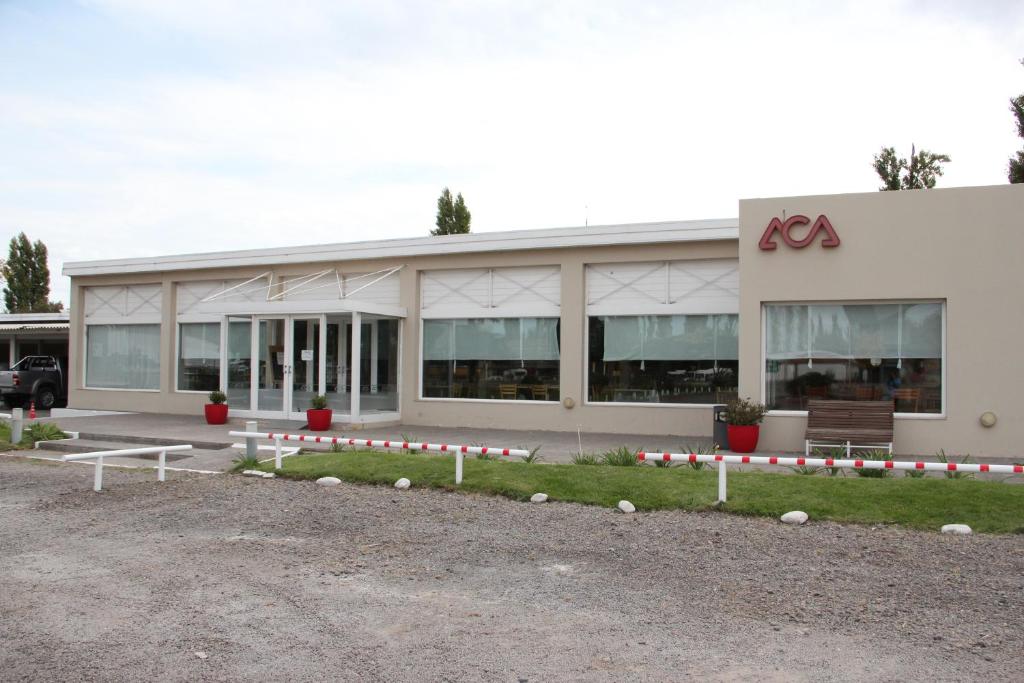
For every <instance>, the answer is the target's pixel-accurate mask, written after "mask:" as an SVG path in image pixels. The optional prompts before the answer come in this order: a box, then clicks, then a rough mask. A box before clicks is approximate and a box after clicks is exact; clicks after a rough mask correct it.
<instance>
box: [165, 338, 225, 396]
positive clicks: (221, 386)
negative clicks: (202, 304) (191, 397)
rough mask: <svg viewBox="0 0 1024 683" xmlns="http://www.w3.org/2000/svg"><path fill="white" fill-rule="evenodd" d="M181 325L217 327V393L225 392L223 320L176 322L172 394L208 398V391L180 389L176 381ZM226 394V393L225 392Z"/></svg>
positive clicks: (178, 366) (178, 368) (179, 355)
mask: <svg viewBox="0 0 1024 683" xmlns="http://www.w3.org/2000/svg"><path fill="white" fill-rule="evenodd" d="M182 325H217V326H218V329H219V331H220V334H219V341H218V344H219V347H218V353H217V363H218V368H217V389H216V390H217V391H225V387H226V386H227V384H226V379H225V374H224V358H225V356H224V335H225V326H226V323H225V322H224V320H178V321H176V322H175V323H174V393H176V394H201V395H203V396H209V395H210V392H209V391H202V390H199V389H181V388H180V387H179V386H178V380H179V379H180V375H179V372H178V371H179V370H180V369H181V368H180V365H179V364H180V363H181V326H182ZM225 393H226V391H225Z"/></svg>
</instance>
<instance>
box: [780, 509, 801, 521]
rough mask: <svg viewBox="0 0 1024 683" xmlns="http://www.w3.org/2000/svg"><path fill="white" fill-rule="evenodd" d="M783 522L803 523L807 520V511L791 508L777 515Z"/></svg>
mask: <svg viewBox="0 0 1024 683" xmlns="http://www.w3.org/2000/svg"><path fill="white" fill-rule="evenodd" d="M779 519H780V520H782V523H783V524H803V523H804V522H806V521H807V513H806V512H803V511H801V510H793V511H792V512H787V513H786V514H784V515H782V517H779Z"/></svg>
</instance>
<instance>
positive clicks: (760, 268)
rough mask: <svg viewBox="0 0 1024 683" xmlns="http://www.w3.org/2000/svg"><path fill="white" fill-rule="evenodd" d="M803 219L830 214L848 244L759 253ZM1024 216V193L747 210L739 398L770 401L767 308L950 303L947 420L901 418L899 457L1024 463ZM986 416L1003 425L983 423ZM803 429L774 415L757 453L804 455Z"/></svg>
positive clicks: (860, 198) (750, 205) (913, 194)
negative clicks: (778, 223)
mask: <svg viewBox="0 0 1024 683" xmlns="http://www.w3.org/2000/svg"><path fill="white" fill-rule="evenodd" d="M797 214H803V215H805V216H808V217H809V218H810V219H811V221H812V222H813V221H814V220H815V219H816V218H817V216H818V215H820V214H824V215H825V216H827V217H828V219H829V220H830V222H831V224H832V225H833V226H834V228H835V230H836V232H837V233H838V235H839V237H840V240H841V244H840V246H838V247H835V248H831V249H825V248H822V247H821V244H820V242H821V239H822V237H819V238H817V239H816V240H815V241H814V243H812V244H810V245H809V246H807V247H805V248H802V249H796V248H793V247H790V246H787V245H786V244H785V243H783V241H782V240H781V239H778V238H776V240H775V241H776V242H777V243H778V247H777V248H776V249H775V250H774V251H762V250H760V249H759V248H758V242H759V240H760V238H761V235H762V233H763V232H764V230H765V228H766V227H767V225H768V223H769V221H770V220H771V219H772V218H773V217H780V218H783V219H784V218H785V216H793V215H797ZM1022 216H1024V186H1019V185H1003V186H993V187H975V188H953V189H940V190H917V191H902V192H873V193H866V194H849V195H832V196H817V197H787V198H773V199H751V200H744V201H741V202H740V241H739V258H740V386H739V388H740V394H741V395H742V396H750V397H754V398H756V399H758V400H762V401H763V400H764V384H763V379H762V371H763V368H764V360H763V351H762V343H763V342H762V324H763V321H762V316H763V311H762V305H763V304H764V303H771V302H788V303H797V302H833V301H836V302H856V301H876V300H878V301H881V300H899V299H943V300H945V301H946V356H945V360H944V367H945V373H946V377H945V396H946V403H945V406H944V415H942V416H931V417H924V416H920V417H897V421H896V434H895V446H896V450H897V452H899V453H904V454H911V453H913V454H928V453H934V452H935V451H937V450H938V449H940V448H942V449H945V450H946V452H947V453H971V454H972V455H974V456H986V455H993V456H1019V455H1020V453H1021V442H1022V438H1024V420H1022V417H1024V414H1022V413H1024V411H1022V408H1021V406H1022V401H1021V390H1022V388H1024V363H1021V361H1020V359H1019V358H1017V355H1016V348H1017V346H1019V343H1018V340H1019V339H1021V338H1022V335H1024V297H1022V284H1024V283H1022V278H1021V275H1020V263H1019V262H1020V258H1021V254H1024V231H1022V230H1021V217H1022ZM808 227H809V226H808ZM803 230H804V231H806V230H807V228H803ZM804 234H806V233H805V232H803V233H802V234H800V235H794V237H795V238H796V239H800V238H802V237H803V236H804ZM985 411H992V412H994V413H995V414H996V415H997V417H998V422H997V424H996V425H995V426H994V427H991V428H985V427H982V426H981V425H980V423H979V421H978V418H979V416H980V415H981V414H982V413H983V412H985ZM805 428H806V417H804V416H803V415H796V416H793V415H786V416H782V415H770V416H769V417H768V418H766V420H765V422H764V425H763V426H762V429H761V440H760V444H759V448H762V449H770V450H775V449H780V450H802V449H803V434H804V430H805Z"/></svg>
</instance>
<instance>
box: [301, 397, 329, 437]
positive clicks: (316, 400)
mask: <svg viewBox="0 0 1024 683" xmlns="http://www.w3.org/2000/svg"><path fill="white" fill-rule="evenodd" d="M309 406H310V407H309V410H307V411H306V423H307V424H308V425H309V430H310V431H312V432H326V431H327V430H328V429H330V428H331V417H332V416H333V414H334V411H333V410H331V409H330V408H328V407H327V397H326V396H323V395H320V394H317V395H316V396H314V397H313V398H311V399H309Z"/></svg>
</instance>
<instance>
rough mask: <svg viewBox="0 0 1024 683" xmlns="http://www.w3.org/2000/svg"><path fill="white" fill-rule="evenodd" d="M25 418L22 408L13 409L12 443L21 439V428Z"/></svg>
mask: <svg viewBox="0 0 1024 683" xmlns="http://www.w3.org/2000/svg"><path fill="white" fill-rule="evenodd" d="M23 420H24V411H23V410H22V409H21V408H13V409H11V443H18V442H19V441H21V428H22V425H23Z"/></svg>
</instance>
